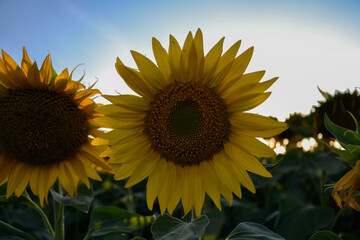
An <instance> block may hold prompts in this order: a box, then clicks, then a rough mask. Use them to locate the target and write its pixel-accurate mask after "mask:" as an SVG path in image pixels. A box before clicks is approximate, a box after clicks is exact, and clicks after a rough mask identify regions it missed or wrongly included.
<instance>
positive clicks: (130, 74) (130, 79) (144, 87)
mask: <svg viewBox="0 0 360 240" xmlns="http://www.w3.org/2000/svg"><path fill="white" fill-rule="evenodd" d="M115 68H116V70H117V72H118V73H119V75H120V76H121V77H122V78H123V79H124V81H125V82H126V84H127V85H128V86H129V87H130V88H131V89H132V90H133V91H134V92H136V93H137V94H139V95H141V96H143V97H145V98H147V99H150V100H151V99H152V98H153V97H154V94H155V93H156V89H155V88H154V87H153V86H152V85H150V84H149V83H147V81H146V80H145V79H144V78H143V77H142V76H141V75H140V73H139V72H137V71H135V70H134V69H131V68H129V67H126V66H125V65H124V64H123V63H122V62H121V61H120V59H119V58H117V59H116V63H115Z"/></svg>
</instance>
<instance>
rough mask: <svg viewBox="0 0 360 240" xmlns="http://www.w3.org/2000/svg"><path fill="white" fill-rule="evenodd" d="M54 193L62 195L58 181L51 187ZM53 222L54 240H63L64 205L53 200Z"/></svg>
mask: <svg viewBox="0 0 360 240" xmlns="http://www.w3.org/2000/svg"><path fill="white" fill-rule="evenodd" d="M53 189H54V191H55V192H57V193H59V194H60V195H61V196H62V195H63V190H62V187H61V184H60V182H59V181H56V183H55V184H54V186H53ZM54 221H55V236H54V238H53V239H54V240H64V239H65V238H64V237H65V216H64V205H63V204H61V203H59V202H57V201H55V199H54Z"/></svg>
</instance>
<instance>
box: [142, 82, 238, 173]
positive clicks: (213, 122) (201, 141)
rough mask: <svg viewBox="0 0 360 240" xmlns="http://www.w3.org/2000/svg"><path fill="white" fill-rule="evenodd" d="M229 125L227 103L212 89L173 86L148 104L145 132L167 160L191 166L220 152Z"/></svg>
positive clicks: (188, 85)
mask: <svg viewBox="0 0 360 240" xmlns="http://www.w3.org/2000/svg"><path fill="white" fill-rule="evenodd" d="M230 126H231V125H230V122H229V113H228V111H227V108H226V104H225V103H224V101H223V100H222V99H221V98H220V97H219V96H218V95H217V94H216V92H215V91H214V90H213V89H210V88H208V87H205V86H200V85H196V84H193V83H174V84H170V85H169V86H167V88H165V89H164V90H162V91H161V92H160V93H159V94H157V95H156V96H155V100H154V101H153V102H152V103H151V104H150V109H149V111H148V113H147V116H146V119H145V130H144V132H145V133H146V134H147V135H148V137H149V138H150V141H151V143H152V147H153V149H154V150H155V151H157V152H159V153H160V154H161V155H162V157H164V158H165V159H166V160H167V161H172V162H174V163H175V164H176V165H181V166H192V165H195V164H196V165H198V164H200V163H201V162H202V161H207V160H210V159H211V158H212V156H213V155H214V154H215V153H217V152H219V151H220V150H222V149H223V145H224V142H226V141H227V140H228V136H229V133H230Z"/></svg>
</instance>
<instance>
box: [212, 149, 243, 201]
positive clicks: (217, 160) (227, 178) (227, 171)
mask: <svg viewBox="0 0 360 240" xmlns="http://www.w3.org/2000/svg"><path fill="white" fill-rule="evenodd" d="M229 161H231V160H230V159H228V157H227V156H226V154H224V153H223V152H220V153H217V154H215V155H214V156H213V162H214V167H215V170H216V171H215V172H216V175H217V176H218V178H219V180H220V182H221V183H222V184H223V185H225V186H226V187H228V188H229V189H230V190H231V191H232V192H233V193H235V194H236V195H237V196H238V197H239V198H241V189H240V185H239V182H238V180H237V179H236V174H235V172H234V170H233V169H232V168H231V166H230V162H229Z"/></svg>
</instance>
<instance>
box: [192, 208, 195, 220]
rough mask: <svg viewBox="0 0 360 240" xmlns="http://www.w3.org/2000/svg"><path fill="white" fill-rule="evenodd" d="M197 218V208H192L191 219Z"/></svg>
mask: <svg viewBox="0 0 360 240" xmlns="http://www.w3.org/2000/svg"><path fill="white" fill-rule="evenodd" d="M194 220H195V210H194V208H191V221H194Z"/></svg>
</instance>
